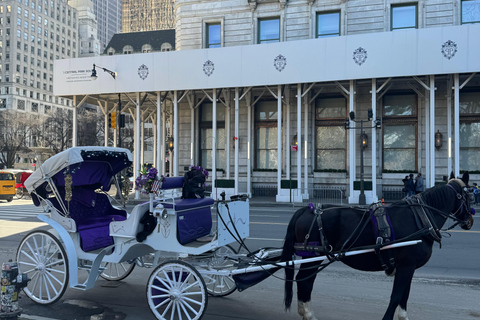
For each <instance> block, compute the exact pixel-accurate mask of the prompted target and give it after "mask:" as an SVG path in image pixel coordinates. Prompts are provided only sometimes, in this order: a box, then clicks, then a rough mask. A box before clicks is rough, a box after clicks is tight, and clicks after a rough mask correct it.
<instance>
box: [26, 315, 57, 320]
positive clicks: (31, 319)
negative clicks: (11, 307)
mask: <svg viewBox="0 0 480 320" xmlns="http://www.w3.org/2000/svg"><path fill="white" fill-rule="evenodd" d="M18 320H56V319H53V318H45V317H39V316H31V315H28V314H22V315H20V317H19V318H18Z"/></svg>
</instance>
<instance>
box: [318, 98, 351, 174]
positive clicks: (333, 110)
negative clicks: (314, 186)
mask: <svg viewBox="0 0 480 320" xmlns="http://www.w3.org/2000/svg"><path fill="white" fill-rule="evenodd" d="M346 116H347V100H346V99H345V98H344V97H328V98H327V97H325V98H318V99H316V101H315V132H316V136H315V169H316V170H318V171H332V170H335V171H338V170H341V171H343V170H346V157H347V151H346V150H347V134H346V130H345V126H344V123H345V117H346ZM327 137H328V138H327Z"/></svg>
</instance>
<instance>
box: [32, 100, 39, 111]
mask: <svg viewBox="0 0 480 320" xmlns="http://www.w3.org/2000/svg"><path fill="white" fill-rule="evenodd" d="M32 112H38V103H36V102H32Z"/></svg>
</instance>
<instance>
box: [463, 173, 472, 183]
mask: <svg viewBox="0 0 480 320" xmlns="http://www.w3.org/2000/svg"><path fill="white" fill-rule="evenodd" d="M469 179H470V174H469V173H468V171H465V172H464V173H463V176H462V181H463V183H465V185H466V186H468V180H469Z"/></svg>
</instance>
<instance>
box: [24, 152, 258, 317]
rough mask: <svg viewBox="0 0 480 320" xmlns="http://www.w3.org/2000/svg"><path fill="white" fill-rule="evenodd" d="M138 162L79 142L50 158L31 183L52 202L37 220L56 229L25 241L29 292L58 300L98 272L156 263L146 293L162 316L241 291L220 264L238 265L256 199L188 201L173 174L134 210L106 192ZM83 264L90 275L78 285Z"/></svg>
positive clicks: (35, 193) (195, 313)
mask: <svg viewBox="0 0 480 320" xmlns="http://www.w3.org/2000/svg"><path fill="white" fill-rule="evenodd" d="M131 164H132V157H131V153H130V152H129V151H128V150H127V149H121V148H105V147H76V148H71V149H68V150H66V151H64V152H61V153H59V154H57V155H55V156H53V157H51V158H50V159H48V160H47V161H45V163H44V164H43V165H42V166H41V167H40V168H39V169H38V170H37V171H35V172H34V173H33V174H32V176H31V177H30V178H29V179H28V180H27V181H26V182H25V185H26V187H27V189H28V191H29V192H30V193H31V194H32V199H33V201H34V203H35V204H36V205H37V206H39V205H43V206H44V208H45V209H46V212H47V214H45V215H39V217H38V218H39V219H40V220H42V221H44V222H46V223H47V224H49V225H50V226H51V227H52V229H50V230H49V231H43V230H38V231H33V232H31V233H30V234H28V235H27V236H26V237H25V238H24V239H23V240H22V242H21V243H20V246H19V248H18V252H17V260H18V265H19V271H20V272H21V273H25V274H27V275H28V276H29V278H30V279H31V281H30V283H29V284H28V286H27V287H26V288H25V289H24V291H25V293H26V295H27V296H28V297H29V298H31V299H32V300H33V301H35V302H37V303H40V304H50V303H53V302H56V301H57V300H59V299H60V298H61V297H62V295H63V293H64V292H65V290H66V288H67V286H70V287H71V288H76V289H81V290H87V289H91V288H92V287H93V286H94V284H95V281H96V280H97V278H98V277H99V276H101V277H102V278H104V279H107V280H120V279H123V278H125V277H126V276H128V275H129V274H130V272H131V271H132V269H133V268H134V267H135V265H138V266H144V267H153V268H154V270H153V272H152V274H151V276H150V277H149V279H148V283H147V299H148V305H149V306H150V309H151V310H152V312H153V314H154V315H155V317H156V318H158V319H177V318H178V319H200V318H201V317H202V315H203V313H204V312H205V309H206V306H207V293H208V294H211V295H216V296H223V295H227V294H229V293H231V292H233V291H234V290H235V289H236V286H235V282H234V281H233V280H232V278H231V277H230V276H228V275H218V274H215V270H226V269H233V268H234V266H233V263H232V261H233V260H230V259H227V256H228V257H232V256H233V255H235V252H234V250H232V249H231V247H229V246H228V244H230V243H232V242H234V241H236V240H235V238H236V237H241V238H242V239H244V238H246V237H248V235H249V203H248V199H246V197H237V198H236V200H234V201H233V200H228V201H217V202H215V201H214V200H213V199H210V198H200V199H181V198H180V197H179V194H178V192H176V191H178V189H181V188H182V185H183V177H171V178H164V180H163V183H162V184H161V186H160V190H161V191H162V192H161V193H160V195H159V196H158V197H156V199H152V200H151V201H147V202H145V203H142V204H139V205H137V206H135V207H134V209H133V210H132V212H131V213H127V211H126V208H125V205H124V203H123V201H117V200H115V199H114V197H110V196H109V194H108V191H109V190H110V187H111V184H112V180H114V181H115V182H116V188H117V190H121V189H122V186H120V185H119V183H118V181H116V180H117V179H116V178H115V176H116V175H117V174H119V172H121V171H122V170H124V169H126V168H128V167H130V166H131ZM117 198H119V197H118V193H117ZM120 198H121V197H120ZM122 200H123V199H122ZM115 202H117V204H118V205H112V203H113V204H115ZM232 224H235V232H234V233H232V231H231V229H232ZM229 230H230V231H229ZM198 238H203V239H202V240H203V242H200V241H196V240H197V239H198ZM192 257H193V258H192ZM81 270H87V271H88V277H86V280H85V281H82V282H81V283H80V278H81V277H80V276H79V274H80V271H81ZM212 271H213V272H212ZM83 273H85V272H83Z"/></svg>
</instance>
